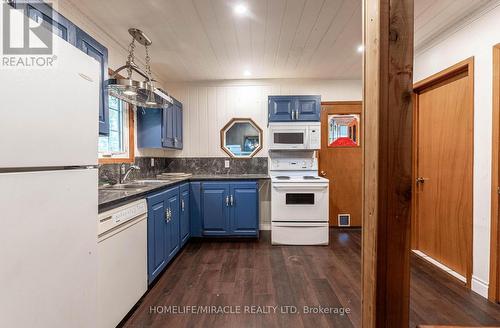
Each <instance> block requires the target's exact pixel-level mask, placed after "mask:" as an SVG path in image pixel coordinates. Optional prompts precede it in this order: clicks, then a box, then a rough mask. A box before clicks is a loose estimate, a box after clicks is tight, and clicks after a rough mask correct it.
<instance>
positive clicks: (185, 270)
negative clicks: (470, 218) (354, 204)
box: [122, 230, 500, 328]
mask: <svg viewBox="0 0 500 328" xmlns="http://www.w3.org/2000/svg"><path fill="white" fill-rule="evenodd" d="M360 252H361V231H360V230H332V231H331V233H330V245H329V246H327V247H326V246H325V247H311V246H309V247H304V246H284V247H279V246H271V244H270V238H269V233H266V232H264V233H262V235H261V238H260V240H259V241H248V240H243V241H217V240H216V241H206V240H205V241H199V240H198V241H191V242H190V243H189V244H188V245H187V246H186V247H185V249H184V250H183V251H181V253H180V254H179V255H178V256H177V258H176V259H175V260H174V261H173V263H171V264H170V265H169V267H168V268H167V269H166V271H165V272H164V274H163V275H162V276H161V277H160V278H159V279H158V281H157V283H156V284H155V285H154V286H153V288H151V289H150V291H149V292H148V293H147V294H146V295H145V296H144V297H143V299H142V300H141V302H140V303H139V304H138V306H137V308H136V309H135V311H134V312H133V313H132V314H131V315H130V316H129V317H128V319H127V320H125V321H124V322H123V323H122V326H123V327H287V328H292V327H315V328H318V327H360V326H361V323H360V318H361V316H360V312H361V300H360V287H361V282H360V281H361V257H360ZM411 273H412V279H411V309H410V315H411V323H410V327H415V326H416V325H417V324H441V325H445V324H455V325H476V326H481V325H485V326H500V305H496V304H493V303H490V302H488V301H487V300H486V299H484V298H482V297H480V296H479V295H477V294H475V293H473V292H471V291H468V290H467V289H466V288H465V287H463V286H462V285H461V284H459V283H458V282H457V281H455V280H454V279H452V278H451V277H449V276H447V274H445V273H443V272H441V271H439V270H438V269H436V268H434V267H433V266H432V265H430V264H428V263H426V262H424V261H423V260H421V259H419V258H417V257H416V256H413V257H412V269H411ZM210 305H216V306H218V307H217V308H212V309H211V311H212V314H207V313H202V314H200V313H197V314H183V313H172V312H173V311H178V312H180V311H191V312H193V311H194V310H197V311H199V312H202V311H203V310H205V311H209V309H207V308H204V307H203V306H210ZM252 305H254V306H260V308H253V309H252V308H248V307H245V306H252ZM188 306H196V308H195V307H191V308H187V307H188ZM198 306H199V307H198ZM237 306H240V308H239V310H238V308H237ZM268 306H278V308H276V313H274V310H273V309H270V310H269V309H268V308H266V307H268ZM281 306H283V307H281ZM286 306H294V307H296V309H297V311H298V313H295V314H294V313H291V314H290V313H289V314H287V313H284V312H286V311H288V312H290V310H291V309H295V308H293V307H286ZM304 306H309V307H317V306H322V307H324V308H334V309H332V310H331V311H333V312H335V311H337V312H338V310H335V308H336V309H339V308H345V309H349V313H347V314H344V315H340V314H336V313H333V314H306V313H304ZM266 309H267V310H269V312H271V313H269V314H263V313H258V314H252V313H245V312H248V311H255V312H257V311H259V310H260V311H265V310H266ZM168 311H170V313H167V312H168ZM230 311H232V312H233V313H228V312H230ZM238 311H239V312H241V313H237V312H238ZM222 312H226V314H222ZM235 312H236V313H235Z"/></svg>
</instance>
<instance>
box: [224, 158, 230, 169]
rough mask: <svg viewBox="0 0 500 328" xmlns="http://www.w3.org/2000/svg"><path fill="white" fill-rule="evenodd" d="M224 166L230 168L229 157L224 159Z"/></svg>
mask: <svg viewBox="0 0 500 328" xmlns="http://www.w3.org/2000/svg"><path fill="white" fill-rule="evenodd" d="M224 167H225V168H226V169H228V168H229V160H228V159H226V160H225V161H224Z"/></svg>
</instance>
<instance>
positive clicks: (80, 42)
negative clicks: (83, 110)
mask: <svg viewBox="0 0 500 328" xmlns="http://www.w3.org/2000/svg"><path fill="white" fill-rule="evenodd" d="M76 47H77V48H78V49H80V50H81V51H83V52H84V53H86V54H87V55H89V56H90V57H92V58H94V59H95V60H97V61H98V62H99V64H100V66H101V76H100V81H99V86H100V91H99V95H98V96H99V134H104V135H106V134H108V133H109V120H108V91H107V90H106V88H105V86H104V81H105V80H106V79H107V78H108V49H107V48H106V47H104V46H103V45H102V44H100V43H99V42H97V41H96V40H94V39H93V38H92V37H91V36H90V35H88V34H87V33H85V32H84V31H82V30H81V29H79V28H77V30H76Z"/></svg>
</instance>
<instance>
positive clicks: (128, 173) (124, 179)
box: [120, 163, 141, 184]
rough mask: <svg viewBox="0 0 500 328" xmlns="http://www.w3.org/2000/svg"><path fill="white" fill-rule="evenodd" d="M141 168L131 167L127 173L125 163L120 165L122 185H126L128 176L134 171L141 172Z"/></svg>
mask: <svg viewBox="0 0 500 328" xmlns="http://www.w3.org/2000/svg"><path fill="white" fill-rule="evenodd" d="M140 169H141V168H140V167H139V166H137V165H130V167H129V168H128V169H127V170H126V171H125V163H122V164H121V165H120V184H123V183H125V181H126V180H127V178H128V176H129V175H130V173H132V171H134V170H137V171H139V170H140Z"/></svg>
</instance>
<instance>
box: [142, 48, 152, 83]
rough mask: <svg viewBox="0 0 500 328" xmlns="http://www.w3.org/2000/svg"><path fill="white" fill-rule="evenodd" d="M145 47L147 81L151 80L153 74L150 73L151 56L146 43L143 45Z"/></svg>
mask: <svg viewBox="0 0 500 328" xmlns="http://www.w3.org/2000/svg"><path fill="white" fill-rule="evenodd" d="M144 48H146V72H147V74H148V78H149V81H150V82H152V81H153V76H152V73H151V56H149V47H148V46H147V45H145V46H144Z"/></svg>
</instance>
